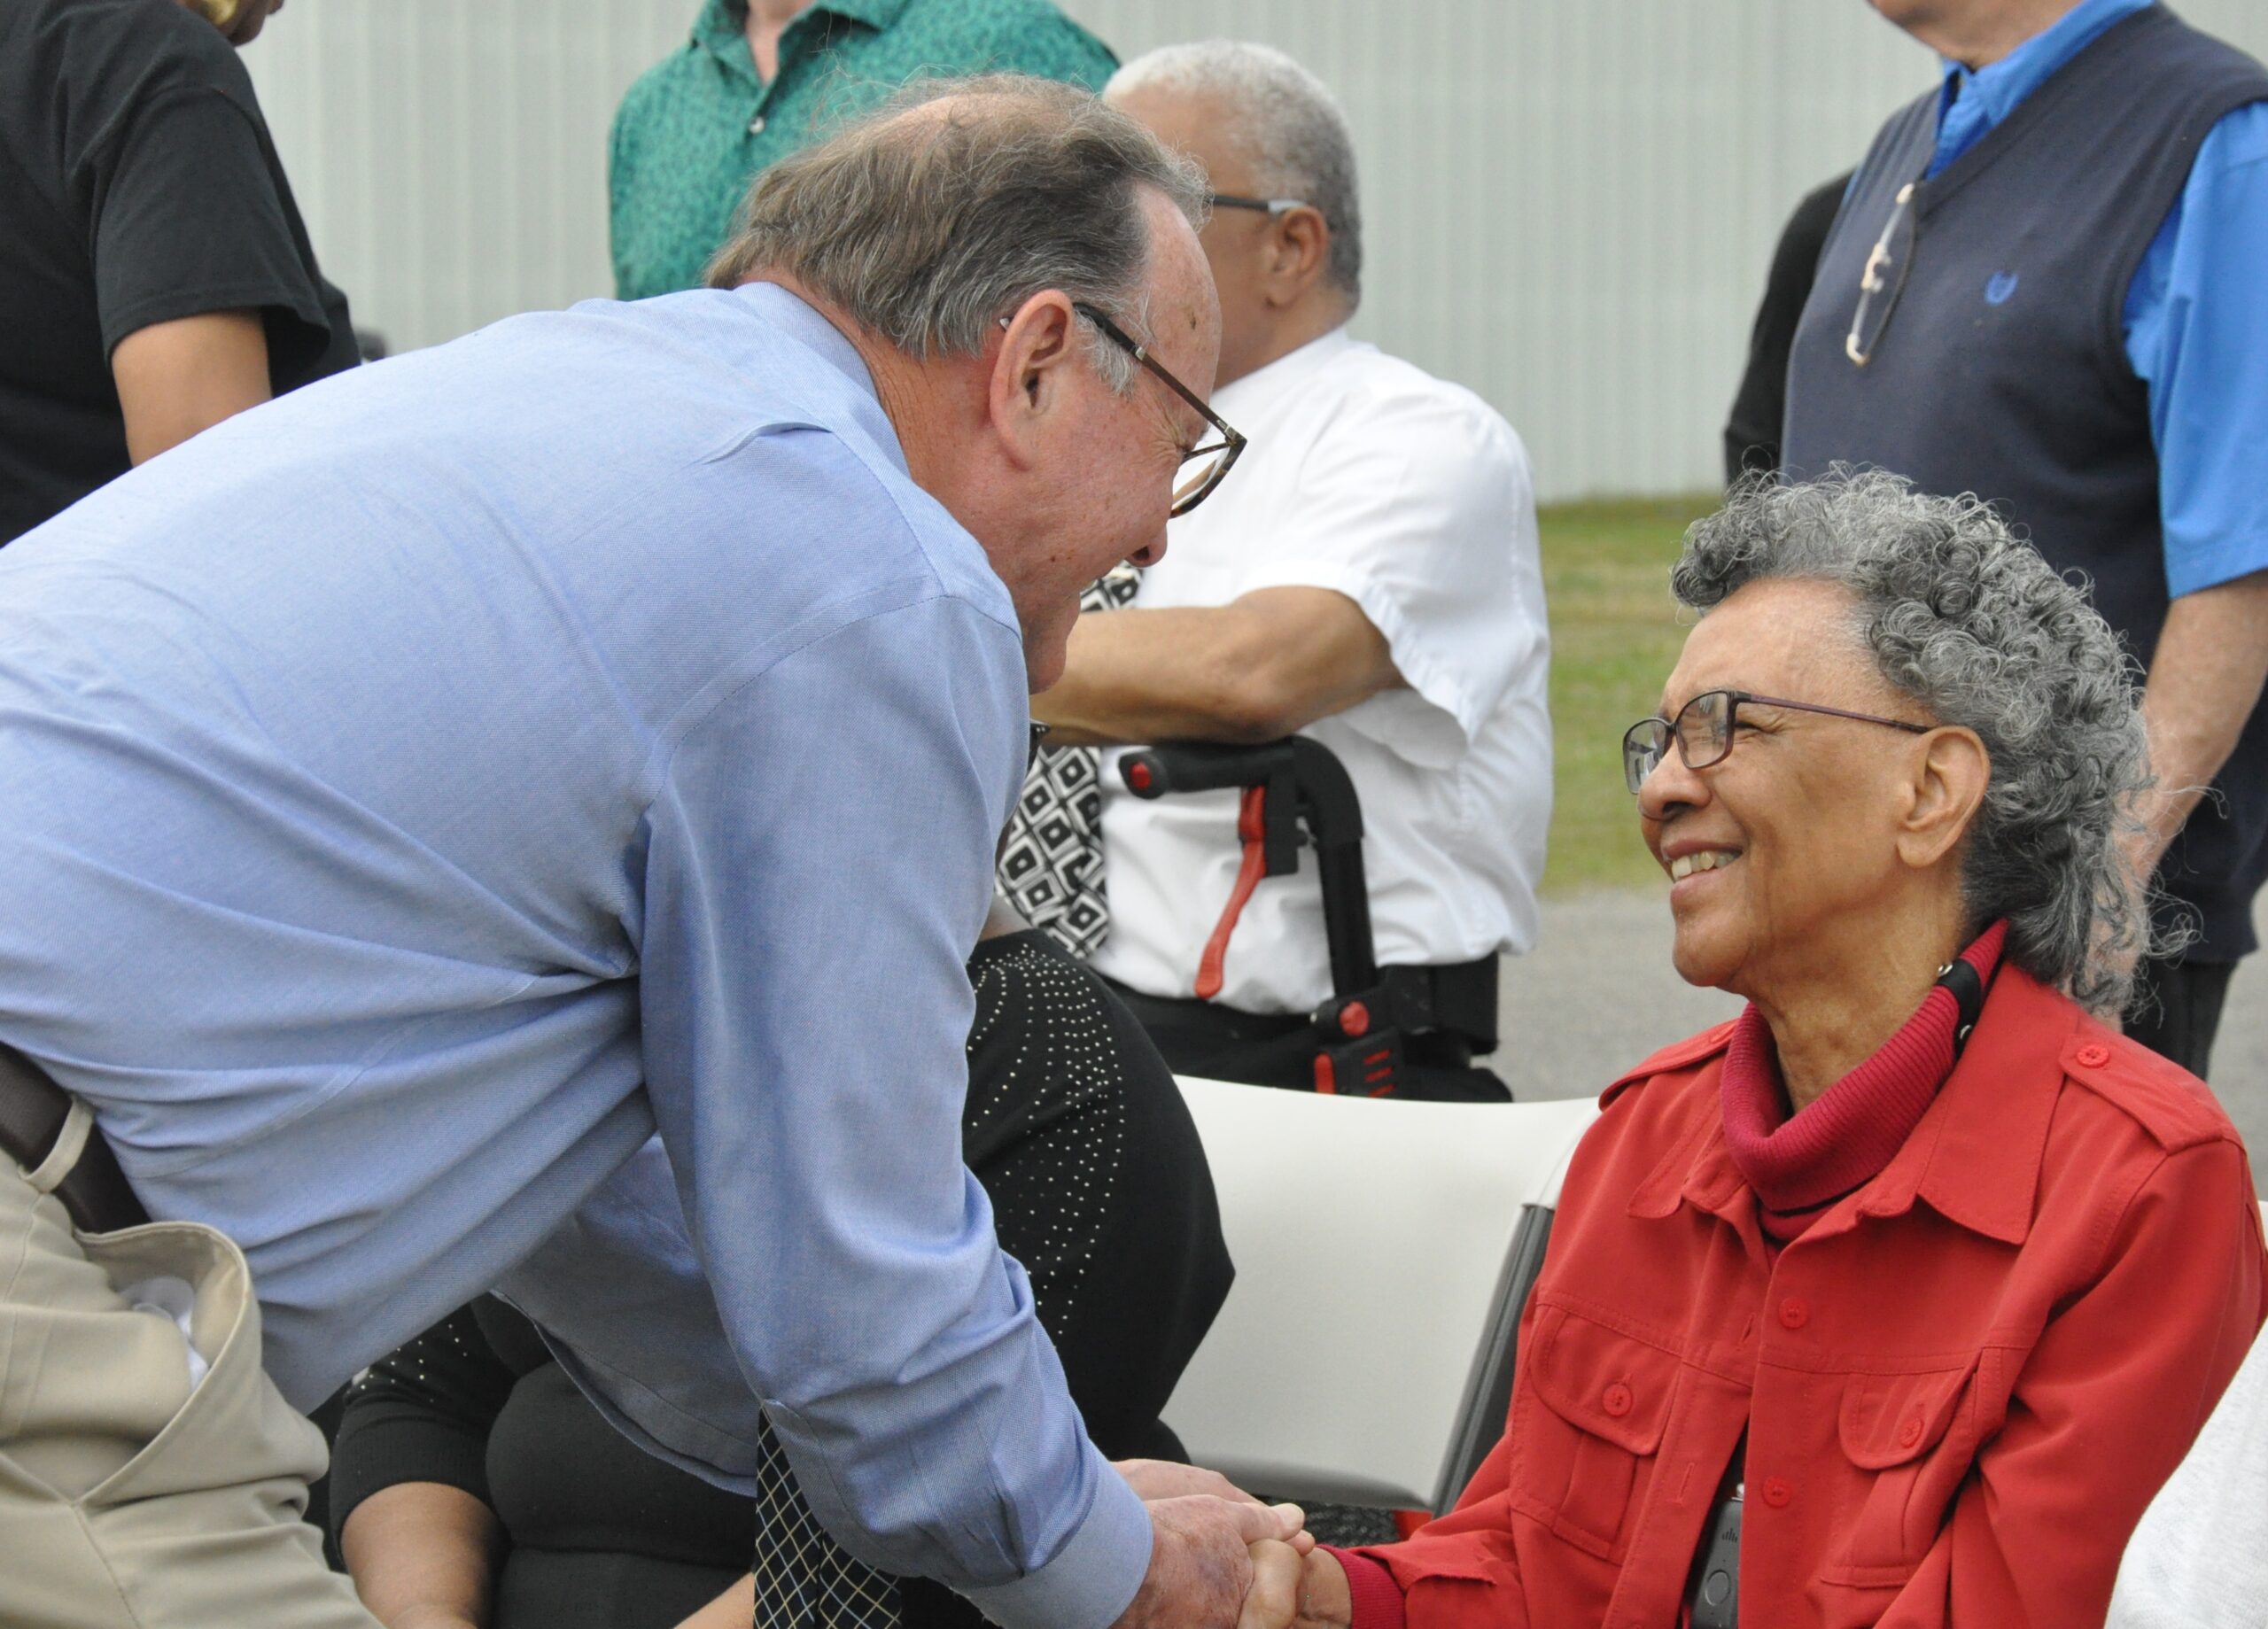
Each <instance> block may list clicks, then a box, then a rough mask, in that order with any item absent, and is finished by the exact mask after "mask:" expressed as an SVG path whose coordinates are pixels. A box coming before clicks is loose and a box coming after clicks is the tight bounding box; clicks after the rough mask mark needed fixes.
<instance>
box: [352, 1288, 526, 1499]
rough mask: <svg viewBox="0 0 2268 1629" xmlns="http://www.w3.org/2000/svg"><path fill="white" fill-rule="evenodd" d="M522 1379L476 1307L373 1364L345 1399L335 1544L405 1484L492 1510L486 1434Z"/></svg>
mask: <svg viewBox="0 0 2268 1629" xmlns="http://www.w3.org/2000/svg"><path fill="white" fill-rule="evenodd" d="M517 1379H518V1376H517V1372H516V1371H515V1370H514V1369H512V1368H511V1367H510V1366H509V1365H508V1364H507V1363H506V1362H505V1361H504V1360H503V1359H502V1358H501V1357H499V1356H498V1355H497V1354H496V1351H495V1348H494V1347H493V1346H491V1345H490V1344H489V1341H488V1338H487V1337H486V1336H485V1335H484V1334H483V1333H482V1331H481V1328H480V1325H479V1323H478V1322H477V1321H476V1320H475V1318H474V1316H473V1311H472V1308H471V1307H458V1308H457V1310H456V1311H454V1312H453V1313H451V1314H450V1315H448V1316H447V1318H445V1319H443V1320H442V1321H441V1322H440V1323H437V1324H435V1325H434V1326H433V1327H432V1328H431V1329H429V1330H426V1331H425V1332H424V1333H423V1335H420V1336H418V1337H417V1338H416V1339H414V1340H411V1341H409V1342H408V1343H407V1344H405V1345H403V1346H397V1347H395V1348H394V1349H393V1350H392V1352H390V1353H388V1354H386V1355H385V1356H384V1357H382V1358H380V1359H379V1360H378V1361H377V1362H375V1363H373V1364H371V1365H370V1367H369V1369H367V1370H366V1371H365V1372H364V1373H363V1374H362V1376H361V1377H360V1378H358V1379H357V1380H356V1381H355V1382H354V1383H353V1385H350V1386H349V1387H347V1389H346V1412H345V1413H344V1414H343V1415H342V1416H340V1418H339V1423H338V1442H337V1443H336V1444H335V1445H334V1446H333V1447H332V1449H331V1454H330V1527H331V1534H332V1537H333V1539H334V1540H336V1538H337V1536H338V1533H339V1532H340V1531H341V1530H342V1529H343V1528H345V1526H346V1518H347V1517H349V1516H352V1515H353V1513H354V1507H355V1506H357V1505H359V1504H361V1502H362V1501H364V1500H365V1499H368V1498H369V1496H370V1495H371V1494H373V1493H377V1492H378V1491H380V1490H381V1489H383V1488H388V1487H392V1485H394V1484H396V1483H398V1482H439V1483H442V1484H445V1485H447V1486H450V1487H455V1488H462V1489H463V1490H464V1491H465V1492H466V1493H470V1494H471V1495H472V1496H473V1497H474V1498H475V1499H478V1500H479V1501H481V1502H482V1503H483V1504H488V1505H491V1506H492V1508H493V1501H492V1500H491V1499H490V1497H489V1493H488V1433H489V1431H490V1430H491V1429H492V1428H493V1426H494V1425H495V1423H496V1416H497V1415H498V1414H499V1413H501V1411H502V1409H503V1407H504V1402H505V1400H506V1399H507V1398H509V1397H510V1396H511V1394H512V1387H513V1385H515V1384H516V1383H517Z"/></svg>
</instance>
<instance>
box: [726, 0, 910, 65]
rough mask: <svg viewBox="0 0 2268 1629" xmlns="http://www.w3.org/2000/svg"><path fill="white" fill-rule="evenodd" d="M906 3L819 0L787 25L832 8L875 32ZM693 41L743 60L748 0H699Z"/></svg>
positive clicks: (894, 0)
mask: <svg viewBox="0 0 2268 1629" xmlns="http://www.w3.org/2000/svg"><path fill="white" fill-rule="evenodd" d="M907 4H908V0H821V4H818V5H814V6H812V8H811V11H810V12H804V14H803V16H802V17H798V18H796V20H795V21H794V22H792V23H789V24H788V27H790V28H794V27H798V26H799V25H801V24H802V23H803V22H804V19H806V18H808V17H810V16H811V14H812V12H834V13H835V15H836V16H837V17H847V18H849V19H850V20H851V21H852V22H857V23H864V24H866V27H869V28H872V29H874V31H875V32H876V33H877V34H879V33H881V32H882V30H883V29H885V28H887V27H889V26H890V25H891V24H892V23H894V22H896V21H897V19H898V17H899V15H900V14H901V13H902V12H905V8H906V5H907ZM693 43H695V44H696V45H698V46H700V47H701V48H702V49H703V50H706V51H707V52H708V53H709V54H710V55H711V56H712V57H716V58H719V59H720V60H722V61H726V62H734V61H736V60H737V61H740V62H747V61H748V0H703V3H702V6H701V13H700V15H699V16H697V17H695V19H693ZM735 51H737V52H738V56H737V58H736V57H735V56H734V52H735ZM750 66H751V70H752V68H753V65H750Z"/></svg>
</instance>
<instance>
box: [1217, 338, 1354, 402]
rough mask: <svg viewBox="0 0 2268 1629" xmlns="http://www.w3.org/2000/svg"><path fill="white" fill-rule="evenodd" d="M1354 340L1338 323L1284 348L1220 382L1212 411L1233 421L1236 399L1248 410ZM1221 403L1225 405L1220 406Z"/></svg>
mask: <svg viewBox="0 0 2268 1629" xmlns="http://www.w3.org/2000/svg"><path fill="white" fill-rule="evenodd" d="M1354 344H1355V337H1354V336H1353V335H1352V334H1349V333H1348V331H1347V325H1346V324H1345V323H1344V322H1341V323H1340V325H1339V326H1338V327H1337V328H1334V329H1332V330H1331V331H1330V332H1329V333H1327V334H1322V335H1318V336H1317V337H1315V338H1313V339H1310V340H1309V341H1308V342H1307V344H1305V345H1301V346H1300V347H1299V349H1297V350H1296V351H1286V352H1285V353H1284V354H1283V355H1281V356H1279V357H1278V358H1277V359H1276V360H1275V361H1272V362H1269V363H1267V364H1265V365H1264V366H1262V367H1259V368H1254V369H1253V370H1252V371H1251V372H1250V373H1248V374H1247V375H1245V376H1243V377H1242V378H1240V379H1232V380H1231V381H1230V382H1229V383H1228V384H1223V385H1222V386H1221V387H1220V388H1219V389H1217V390H1216V391H1215V392H1213V404H1212V405H1213V410H1214V411H1215V412H1216V413H1218V414H1219V415H1221V416H1222V417H1223V418H1224V419H1227V420H1228V421H1229V423H1231V424H1233V423H1236V417H1235V415H1234V413H1233V411H1232V409H1233V408H1234V407H1236V405H1237V403H1238V402H1239V401H1242V402H1243V403H1244V404H1245V407H1246V408H1247V411H1249V410H1250V407H1251V405H1252V402H1253V401H1254V400H1256V399H1266V398H1268V397H1270V396H1274V395H1277V394H1278V393H1279V392H1283V391H1285V390H1287V389H1289V388H1291V387H1292V386H1293V385H1295V384H1298V383H1299V381H1301V379H1304V378H1306V377H1307V376H1308V375H1309V374H1310V373H1312V372H1314V371H1315V370H1316V369H1317V368H1320V367H1322V366H1323V365H1324V363H1325V362H1328V361H1330V360H1331V359H1332V357H1334V356H1337V355H1338V354H1339V353H1340V352H1342V351H1345V350H1347V349H1348V348H1349V347H1351V346H1352V345H1354ZM1223 402H1226V403H1227V404H1228V405H1227V406H1225V407H1224V406H1223V405H1222V404H1223Z"/></svg>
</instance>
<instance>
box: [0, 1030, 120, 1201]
mask: <svg viewBox="0 0 2268 1629" xmlns="http://www.w3.org/2000/svg"><path fill="white" fill-rule="evenodd" d="M70 1117H71V1094H70V1093H68V1092H66V1091H65V1090H63V1088H62V1087H60V1086H58V1085H57V1084H56V1083H55V1082H53V1081H51V1080H50V1079H48V1077H47V1071H46V1070H44V1069H43V1068H41V1067H39V1066H38V1065H37V1064H35V1063H34V1062H33V1061H32V1060H31V1059H28V1058H27V1057H25V1056H24V1055H23V1054H22V1053H21V1052H19V1051H16V1049H15V1048H14V1047H12V1046H7V1045H0V1153H5V1154H6V1155H7V1156H8V1158H9V1159H11V1160H14V1161H15V1162H16V1163H17V1164H18V1165H19V1166H21V1167H23V1168H24V1169H25V1170H26V1171H27V1172H30V1171H35V1170H37V1169H38V1168H39V1167H41V1166H42V1165H43V1164H45V1163H46V1161H47V1157H48V1155H49V1154H50V1153H52V1152H54V1151H55V1144H56V1143H57V1142H58V1140H60V1138H61V1137H62V1136H63V1124H64V1121H66V1120H68V1119H69V1118H70ZM55 1197H56V1198H58V1199H60V1200H62V1201H63V1208H64V1209H65V1210H66V1211H68V1212H69V1213H70V1214H71V1220H72V1222H74V1224H75V1225H76V1226H77V1227H78V1228H79V1230H81V1231H82V1232H85V1233H113V1232H116V1231H117V1230H119V1229H120V1228H131V1227H138V1226H139V1225H141V1224H142V1223H143V1222H147V1221H149V1220H150V1213H149V1212H147V1211H145V1210H144V1209H143V1208H142V1201H141V1200H140V1199H138V1198H135V1197H134V1190H133V1188H132V1186H131V1185H130V1184H128V1182H127V1180H126V1173H125V1172H123V1171H121V1170H120V1169H119V1168H118V1156H117V1155H116V1154H114V1153H113V1152H111V1146H110V1144H108V1143H105V1141H103V1134H102V1133H101V1132H100V1131H99V1130H97V1129H94V1128H93V1127H89V1128H88V1130H87V1145H86V1147H85V1148H84V1149H83V1150H82V1151H81V1152H80V1154H79V1159H78V1162H77V1163H76V1164H74V1166H73V1167H71V1169H70V1171H69V1172H68V1173H67V1174H66V1175H65V1176H64V1178H63V1180H62V1181H61V1182H59V1183H57V1184H56V1185H55Z"/></svg>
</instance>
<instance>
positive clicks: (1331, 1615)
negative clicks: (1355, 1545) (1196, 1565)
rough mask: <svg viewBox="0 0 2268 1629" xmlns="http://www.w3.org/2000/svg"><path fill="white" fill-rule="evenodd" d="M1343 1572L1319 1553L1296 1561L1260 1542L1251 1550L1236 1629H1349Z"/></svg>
mask: <svg viewBox="0 0 2268 1629" xmlns="http://www.w3.org/2000/svg"><path fill="white" fill-rule="evenodd" d="M1353 1621H1354V1599H1353V1597H1352V1596H1351V1595H1350V1594H1348V1588H1347V1570H1346V1569H1345V1568H1343V1567H1341V1566H1340V1564H1339V1559H1338V1557H1336V1556H1334V1555H1331V1554H1330V1553H1329V1552H1328V1551H1325V1550H1311V1551H1309V1553H1307V1554H1305V1555H1302V1554H1301V1552H1300V1551H1299V1550H1297V1549H1295V1548H1293V1547H1292V1546H1291V1545H1289V1544H1278V1543H1277V1542H1275V1541H1274V1540H1262V1542H1261V1543H1258V1544H1255V1545H1254V1546H1253V1547H1252V1587H1251V1589H1250V1590H1248V1591H1247V1592H1246V1594H1245V1598H1244V1611H1243V1613H1242V1614H1241V1615H1240V1616H1239V1617H1238V1618H1237V1629H1349V1625H1351V1624H1352V1623H1353Z"/></svg>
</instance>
